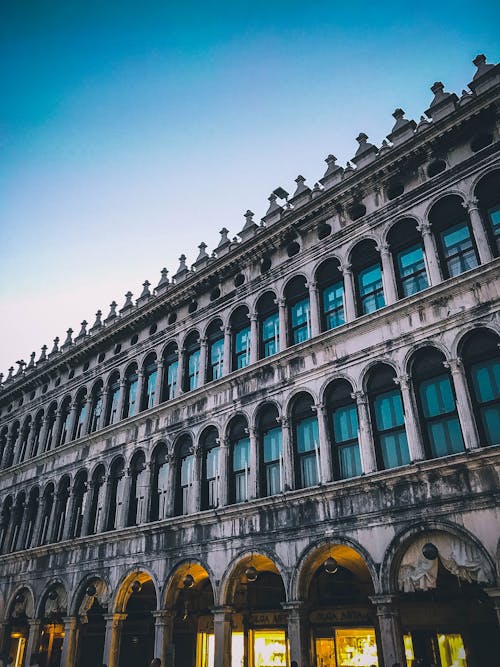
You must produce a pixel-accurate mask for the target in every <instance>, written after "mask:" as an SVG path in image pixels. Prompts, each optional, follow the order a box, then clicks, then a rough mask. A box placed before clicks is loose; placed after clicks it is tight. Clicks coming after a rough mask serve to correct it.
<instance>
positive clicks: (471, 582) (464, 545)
mask: <svg viewBox="0 0 500 667" xmlns="http://www.w3.org/2000/svg"><path fill="white" fill-rule="evenodd" d="M392 575H393V584H394V586H395V587H396V588H397V590H398V593H399V595H400V613H401V624H402V632H403V636H404V643H405V652H406V656H407V660H408V665H409V667H414V666H416V665H420V664H424V665H427V664H434V665H436V666H437V667H481V666H482V665H489V664H494V663H495V662H496V661H497V658H498V641H499V639H500V636H499V634H500V633H499V630H498V623H497V620H496V616H495V611H494V609H493V605H492V604H491V602H490V600H489V598H488V595H487V594H486V592H485V590H484V587H485V586H486V585H487V584H489V585H492V584H494V582H493V580H492V579H493V576H492V567H491V564H490V562H489V560H488V558H487V556H486V555H485V553H484V552H483V550H482V549H481V548H480V547H478V546H477V545H476V544H475V543H474V542H473V541H472V540H471V539H469V538H468V537H466V536H465V535H460V534H459V533H458V532H457V534H452V533H451V532H447V531H445V530H438V529H428V530H422V531H420V532H418V533H416V534H414V535H413V536H412V537H410V538H409V539H407V540H405V541H404V542H403V544H402V546H401V548H400V550H399V552H398V555H397V557H396V559H395V561H394V563H393V572H392Z"/></svg>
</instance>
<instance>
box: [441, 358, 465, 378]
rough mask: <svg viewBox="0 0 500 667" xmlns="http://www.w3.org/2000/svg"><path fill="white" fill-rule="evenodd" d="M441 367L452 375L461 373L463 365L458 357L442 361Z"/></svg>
mask: <svg viewBox="0 0 500 667" xmlns="http://www.w3.org/2000/svg"><path fill="white" fill-rule="evenodd" d="M443 366H444V367H445V368H446V369H447V370H449V371H450V372H451V373H452V374H455V373H462V371H463V364H462V360H461V359H460V357H457V358H456V359H448V360H447V361H443Z"/></svg>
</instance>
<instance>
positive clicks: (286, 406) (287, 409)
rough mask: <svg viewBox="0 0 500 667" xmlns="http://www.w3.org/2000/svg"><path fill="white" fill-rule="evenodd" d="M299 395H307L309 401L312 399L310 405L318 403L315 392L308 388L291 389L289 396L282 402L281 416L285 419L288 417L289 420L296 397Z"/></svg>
mask: <svg viewBox="0 0 500 667" xmlns="http://www.w3.org/2000/svg"><path fill="white" fill-rule="evenodd" d="M300 394H308V395H309V396H310V397H311V399H312V404H313V405H316V404H317V403H318V397H317V395H316V392H315V391H313V390H312V389H310V388H309V387H307V388H306V387H297V388H295V389H293V390H292V391H291V392H290V394H288V396H287V398H286V400H285V401H284V402H283V411H282V413H281V414H282V415H283V416H284V417H285V416H286V417H288V418H289V419H290V418H291V416H292V411H293V408H294V405H295V402H296V400H297V397H298V396H300Z"/></svg>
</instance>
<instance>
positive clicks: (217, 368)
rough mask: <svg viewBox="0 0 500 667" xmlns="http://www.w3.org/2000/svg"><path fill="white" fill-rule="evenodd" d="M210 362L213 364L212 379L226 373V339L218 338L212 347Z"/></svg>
mask: <svg viewBox="0 0 500 667" xmlns="http://www.w3.org/2000/svg"><path fill="white" fill-rule="evenodd" d="M210 364H211V366H212V380H218V379H219V378H221V377H222V376H223V375H224V339H223V338H221V339H220V340H216V341H214V342H213V343H212V345H211V347H210Z"/></svg>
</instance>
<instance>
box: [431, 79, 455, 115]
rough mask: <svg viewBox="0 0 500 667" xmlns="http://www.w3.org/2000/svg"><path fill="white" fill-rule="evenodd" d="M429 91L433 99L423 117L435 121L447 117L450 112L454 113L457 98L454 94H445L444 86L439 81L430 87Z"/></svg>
mask: <svg viewBox="0 0 500 667" xmlns="http://www.w3.org/2000/svg"><path fill="white" fill-rule="evenodd" d="M431 91H432V92H433V93H434V99H433V100H432V102H431V105H430V107H429V108H428V109H427V111H426V112H425V115H426V116H427V117H428V118H432V120H434V121H437V120H440V119H441V118H444V117H445V116H448V114H450V113H451V112H452V111H455V108H456V106H457V102H458V97H457V96H456V95H455V93H447V92H445V90H444V85H443V84H442V83H441V81H436V83H434V84H433V85H432V86H431Z"/></svg>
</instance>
